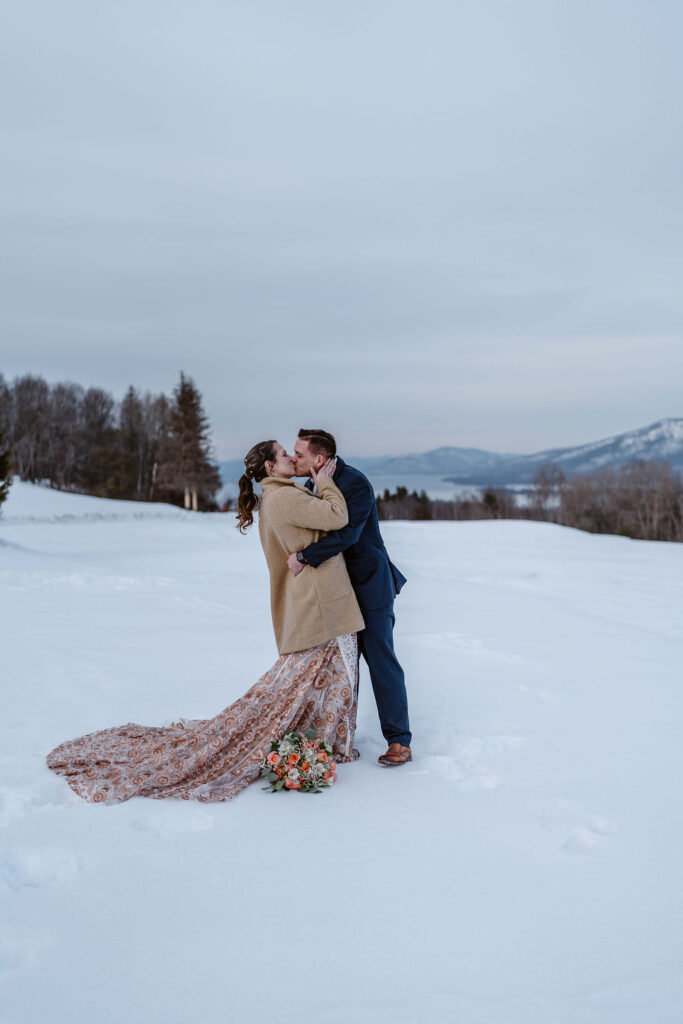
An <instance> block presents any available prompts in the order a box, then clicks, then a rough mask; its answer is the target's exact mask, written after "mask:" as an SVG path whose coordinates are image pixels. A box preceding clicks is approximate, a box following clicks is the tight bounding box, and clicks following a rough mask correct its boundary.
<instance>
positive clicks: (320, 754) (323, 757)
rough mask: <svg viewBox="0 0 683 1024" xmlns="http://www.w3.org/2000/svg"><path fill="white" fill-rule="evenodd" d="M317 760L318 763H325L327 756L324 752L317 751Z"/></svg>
mask: <svg viewBox="0 0 683 1024" xmlns="http://www.w3.org/2000/svg"><path fill="white" fill-rule="evenodd" d="M318 760H319V761H327V754H326V753H325V751H324V750H319V751H318Z"/></svg>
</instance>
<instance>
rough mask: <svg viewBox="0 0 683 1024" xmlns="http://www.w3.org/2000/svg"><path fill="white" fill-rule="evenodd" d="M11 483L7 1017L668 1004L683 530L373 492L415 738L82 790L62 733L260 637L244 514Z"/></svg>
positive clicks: (2, 566)
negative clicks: (154, 796)
mask: <svg viewBox="0 0 683 1024" xmlns="http://www.w3.org/2000/svg"><path fill="white" fill-rule="evenodd" d="M233 522H234V520H233V517H232V516H229V515H223V516H221V515H200V514H196V513H195V514H193V513H185V512H181V511H179V510H174V509H172V508H170V507H168V506H141V505H137V504H134V503H129V502H113V501H104V500H99V499H94V498H86V497H81V496H76V495H64V494H58V493H55V492H51V491H48V490H44V489H41V488H38V487H31V486H30V485H26V484H16V485H15V486H14V488H13V489H12V492H11V495H10V498H9V500H8V502H7V503H6V505H5V506H4V514H3V518H2V519H0V623H1V629H2V656H1V662H0V664H1V668H0V671H1V672H2V694H3V704H2V709H3V710H2V719H1V728H2V734H1V744H2V745H1V748H0V758H1V762H2V774H1V777H0V826H2V827H0V922H1V923H0V928H1V929H2V934H1V936H0V1021H1V1022H2V1024H62V1022H64V1024H86V1022H87V1024H157V1022H158V1024H209V1022H212V1024H213V1022H218V1024H232V1022H240V1024H242V1022H252V1021H253V1022H261V1021H266V1020H268V1021H271V1020H273V1021H276V1022H277V1024H290V1022H295V1021H296V1022H300V1021H302V1020H312V1021H316V1022H320V1024H349V1022H354V1024H355V1022H368V1024H370V1022H372V1024H375V1022H380V1021H387V1022H391V1024H442V1022H457V1024H680V1022H681V1021H683V970H682V968H683V942H682V934H683V923H682V922H683V883H682V881H681V878H682V869H681V850H682V849H683V817H682V814H681V780H682V779H683V741H682V737H683V701H682V700H681V687H682V683H683V669H682V666H683V545H678V546H677V545H673V544H655V543H647V542H634V541H629V540H626V539H623V538H616V537H597V536H590V535H587V534H583V533H579V532H576V531H573V530H568V529H563V528H561V527H557V526H553V525H549V524H544V523H526V522H521V521H514V522H478V523H477V522H475V523H434V524H431V523H389V524H385V526H384V535H385V538H386V541H387V546H388V548H389V551H390V552H391V555H392V557H393V559H394V560H395V561H396V563H397V564H398V565H399V566H400V567H401V568H402V569H403V570H404V571H405V573H406V575H407V576H408V577H409V582H408V585H407V586H406V588H405V590H404V592H403V594H402V595H401V597H400V598H399V599H398V601H397V649H398V652H399V656H400V658H401V659H402V661H403V663H404V666H405V668H406V674H407V680H408V688H409V689H408V693H409V700H410V709H411V720H412V727H413V733H414V741H413V742H414V746H413V752H414V761H413V763H412V764H411V765H408V766H406V767H405V768H401V769H394V770H386V769H381V768H379V767H378V766H377V764H376V759H377V756H378V754H379V753H380V752H382V750H383V749H384V747H383V744H382V742H381V735H380V733H379V729H378V725H377V720H376V711H375V706H374V702H373V700H372V695H371V691H370V687H369V682H368V679H367V675H366V674H365V671H363V674H362V676H361V696H360V715H359V730H358V733H357V743H356V745H357V746H358V747H359V748H360V751H361V759H360V760H359V761H358V762H356V763H355V764H352V765H345V766H342V768H341V769H340V774H339V784H338V785H337V786H336V787H335V788H334V789H333V790H331V791H329V792H325V793H323V794H322V795H319V796H314V797H313V796H304V795H301V794H285V793H281V794H277V795H271V794H269V793H266V792H263V791H262V789H261V786H260V784H259V783H257V784H255V785H254V786H252V787H251V788H250V789H249V790H247V791H246V792H245V793H243V794H241V795H240V796H239V797H238V798H237V799H236V800H234V801H233V802H231V803H226V804H217V805H198V804H193V803H185V802H182V801H177V802H176V801H145V800H143V799H136V800H132V801H130V802H128V803H126V804H121V805H118V806H114V807H109V806H94V805H88V804H85V803H83V802H80V801H79V800H78V798H77V797H76V796H74V795H73V794H72V793H71V791H70V790H69V788H68V787H67V785H66V783H64V782H63V781H62V780H61V779H59V778H57V777H56V776H53V775H52V774H51V773H50V772H49V771H48V770H47V768H46V767H45V764H44V757H45V754H46V753H47V752H48V751H49V750H50V749H51V748H52V747H54V746H55V745H57V744H58V743H60V742H61V741H62V740H65V739H67V738H71V737H74V736H78V735H81V734H83V733H86V732H90V731H92V730H94V729H98V728H103V727H105V726H109V725H116V724H121V723H124V722H127V721H136V722H142V723H145V724H150V725H153V724H163V723H169V722H171V721H172V720H174V719H177V718H178V717H180V716H182V717H185V718H203V717H209V716H211V715H213V714H215V713H216V712H218V711H219V710H220V709H221V708H223V707H224V706H226V705H227V704H229V703H230V702H231V701H232V700H233V699H235V698H236V697H238V696H239V695H240V694H241V693H243V692H244V691H245V690H246V689H247V688H248V687H249V686H250V685H251V684H252V683H253V682H254V681H255V680H256V678H257V677H258V676H259V675H261V674H262V673H263V672H264V671H265V670H266V669H267V668H268V667H269V666H270V665H271V664H272V662H273V661H274V660H275V658H276V650H275V646H274V642H273V638H272V633H271V625H270V617H269V606H268V590H267V573H266V566H265V561H264V559H263V556H262V554H261V551H260V548H259V543H258V536H257V533H256V532H255V531H253V532H252V534H251V535H249V536H248V537H246V538H245V537H241V536H240V535H239V534H238V533H237V531H236V530H235V529H234V525H233Z"/></svg>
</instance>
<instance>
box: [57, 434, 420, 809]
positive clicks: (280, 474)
mask: <svg viewBox="0 0 683 1024" xmlns="http://www.w3.org/2000/svg"><path fill="white" fill-rule="evenodd" d="M295 477H306V478H307V481H306V484H305V486H303V485H301V484H299V483H297V482H296V480H295V479H294V478H295ZM254 483H258V484H260V486H261V496H260V497H259V496H258V495H257V494H256V493H255V491H254ZM257 509H258V513H259V515H258V520H259V523H258V529H259V536H260V539H261V544H262V547H263V552H264V554H265V557H266V562H267V564H268V570H269V574H270V605H271V612H272V618H273V629H274V632H275V640H276V643H277V648H278V652H279V658H278V660H277V661H276V662H275V664H274V665H273V667H272V668H270V669H269V670H268V671H267V672H266V674H265V675H264V676H262V677H261V678H260V679H259V680H258V682H256V683H255V684H254V685H253V686H252V687H251V689H249V690H248V691H247V692H246V693H245V694H244V696H243V697H240V698H239V699H238V700H236V701H235V702H234V703H233V704H230V705H229V706H228V707H227V708H225V709H224V710H223V711H221V712H220V713H219V714H218V715H216V716H215V718H209V719H180V721H178V722H174V723H173V724H172V725H169V726H160V727H154V726H143V725H138V724H135V723H132V722H129V723H128V724H127V725H121V726H114V727H113V728H109V729H101V730H98V731H97V732H93V733H89V734H88V735H87V736H80V737H78V738H77V739H74V740H68V741H67V742H65V743H62V744H61V745H60V746H58V747H56V748H55V749H54V750H53V751H52V752H51V753H50V754H48V756H47V764H48V767H49V768H51V769H52V771H54V772H56V773H57V774H59V775H63V776H64V777H65V779H66V781H67V782H68V784H69V785H70V786H71V788H72V789H73V790H74V792H75V793H77V794H78V795H79V796H81V797H83V798H84V799H85V800H89V801H92V802H93V803H117V802H120V801H122V800H128V799H130V798H131V797H133V796H144V797H150V798H153V799H163V798H166V797H180V798H181V799H184V800H190V799H195V800H201V801H205V802H218V801H223V800H229V799H231V798H232V797H234V796H236V795H237V793H238V792H239V791H240V790H241V789H244V788H245V787H246V786H248V785H250V783H252V782H253V781H254V780H255V779H257V778H258V777H259V774H260V771H261V766H262V764H263V762H264V758H265V757H266V755H267V754H268V751H269V750H270V744H271V742H272V741H277V740H279V739H281V738H282V737H283V736H284V734H285V733H287V732H298V733H301V734H303V733H305V732H306V731H308V730H314V731H315V734H316V736H317V737H318V738H319V739H320V740H323V741H324V742H325V743H327V744H328V745H329V746H330V747H331V748H332V757H333V758H334V760H335V761H336V762H337V763H340V762H341V763H345V762H350V761H353V760H355V758H356V757H358V751H357V750H356V749H355V748H354V746H353V738H354V733H355V729H356V709H357V701H358V668H359V656H360V654H362V655H363V657H364V658H365V660H366V662H367V664H368V668H369V671H370V679H371V681H372V688H373V692H374V695H375V700H376V702H377V710H378V713H379V720H380V726H381V729H382V733H383V735H384V738H385V739H386V741H387V743H388V749H387V751H386V753H384V754H383V755H382V756H381V757H380V758H379V763H380V764H381V765H383V766H385V767H396V766H399V765H403V764H406V763H407V762H408V761H410V760H411V750H410V741H411V734H410V729H409V724H408V701H407V696H406V687H405V680H404V675H403V670H402V668H401V666H400V664H399V662H398V659H397V658H396V654H395V653H394V643H393V629H394V610H393V605H394V598H395V596H396V595H397V594H398V593H399V592H400V590H401V588H402V586H403V584H404V583H405V582H406V581H405V577H404V576H403V575H402V574H401V573H400V572H399V571H398V569H397V568H396V567H395V566H394V565H393V564H392V563H391V561H390V560H389V556H388V554H387V551H386V548H385V547H384V542H383V540H382V537H381V534H380V531H379V521H378V518H377V507H376V504H375V495H374V492H373V489H372V486H371V484H370V481H369V480H368V479H367V477H365V476H364V475H363V474H362V473H361V472H360V471H359V470H357V469H354V468H353V467H352V466H349V465H347V464H346V463H345V462H344V460H343V459H341V458H339V457H338V456H337V446H336V443H335V439H334V437H333V436H332V434H330V433H328V432H327V431H325V430H305V429H302V430H300V431H299V435H298V438H297V441H296V444H295V446H294V453H293V454H292V455H288V454H287V452H286V451H285V449H284V447H283V446H282V445H281V444H280V443H279V442H278V441H262V442H261V443H259V444H257V445H254V447H253V448H251V449H250V450H249V451H248V452H247V455H246V456H245V459H244V475H243V476H242V477H241V478H240V494H239V499H238V510H237V526H238V528H239V530H240V532H242V533H245V532H246V530H247V529H248V528H249V527H250V526H251V525H252V524H253V522H254V513H255V512H256V510H257Z"/></svg>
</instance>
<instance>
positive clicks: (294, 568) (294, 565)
mask: <svg viewBox="0 0 683 1024" xmlns="http://www.w3.org/2000/svg"><path fill="white" fill-rule="evenodd" d="M287 565H288V566H289V568H290V571H291V573H292V575H293V576H298V575H299V573H300V572H301V570H302V569H303V565H302V563H301V562H300V561H299V560H298V558H297V557H296V551H295V552H294V554H292V555H290V556H289V558H288V559H287Z"/></svg>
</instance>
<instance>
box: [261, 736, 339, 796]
mask: <svg viewBox="0 0 683 1024" xmlns="http://www.w3.org/2000/svg"><path fill="white" fill-rule="evenodd" d="M270 748H271V749H270V753H269V754H268V755H267V756H266V758H265V759H264V761H263V765H262V766H261V775H262V776H263V778H264V779H267V780H268V782H269V784H270V785H269V786H268V787H267V788H268V789H270V791H271V792H272V793H277V792H279V790H281V789H290V790H298V791H299V792H301V793H322V791H323V789H328V788H329V787H330V786H331V785H332V783H333V782H336V781H337V765H336V763H335V762H334V761H333V760H332V747H330V746H329V744H327V743H325V741H324V740H319V739H317V737H316V734H315V729H307V730H306V732H305V733H304V734H303V736H302V735H301V733H299V732H286V733H285V734H284V736H283V737H282V739H281V740H273V742H272V743H271V745H270Z"/></svg>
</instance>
